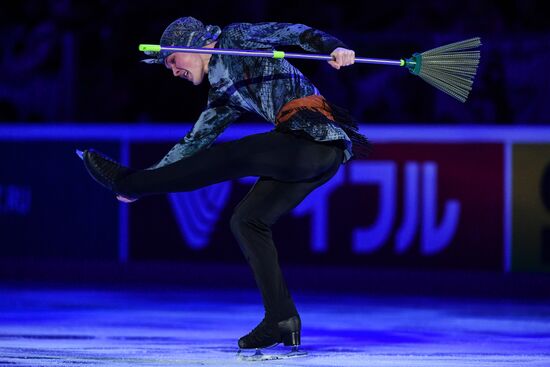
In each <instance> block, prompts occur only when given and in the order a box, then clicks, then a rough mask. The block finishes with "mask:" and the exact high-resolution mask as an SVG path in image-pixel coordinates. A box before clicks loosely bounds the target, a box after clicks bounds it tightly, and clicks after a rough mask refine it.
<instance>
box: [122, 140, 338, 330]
mask: <svg viewBox="0 0 550 367" xmlns="http://www.w3.org/2000/svg"><path fill="white" fill-rule="evenodd" d="M343 158H344V152H343V150H342V149H341V148H340V147H338V146H336V145H332V144H326V143H320V142H315V141H313V140H310V139H307V138H304V137H301V136H298V135H294V134H292V133H287V132H280V131H277V130H272V131H269V132H266V133H260V134H253V135H249V136H246V137H244V138H241V139H237V140H233V141H229V142H223V143H220V144H216V145H212V146H211V147H209V148H207V149H204V150H201V151H199V152H198V153H196V154H194V155H193V156H190V157H187V158H183V159H181V160H179V161H177V162H174V163H172V164H169V165H166V166H164V167H161V168H158V169H154V170H140V171H137V172H136V173H133V174H131V175H130V176H128V177H127V178H125V180H124V181H123V182H121V183H120V184H119V187H120V188H121V189H123V190H124V191H127V192H134V193H138V194H141V195H148V194H159V193H168V192H183V191H192V190H196V189H198V188H201V187H204V186H207V185H212V184H215V183H218V182H222V181H227V180H231V179H236V178H239V177H246V176H258V177H259V179H258V181H257V182H256V183H255V184H254V185H253V187H252V188H251V189H250V191H249V192H248V193H247V194H246V196H245V197H244V198H243V199H242V200H241V202H240V203H239V204H238V205H237V206H236V207H235V209H234V211H233V214H232V216H231V223H230V226H231V231H232V232H233V234H234V236H235V238H236V240H237V242H238V244H239V246H240V248H241V250H242V252H243V254H244V256H245V258H246V260H247V262H248V264H249V265H250V267H251V269H252V271H253V273H254V278H255V280H256V284H257V286H258V288H259V290H260V292H261V295H262V300H263V303H264V307H265V312H266V314H265V317H266V318H268V319H271V320H275V321H279V320H283V319H286V318H288V317H290V316H293V315H296V314H297V313H298V312H297V310H296V306H295V304H294V301H293V299H292V297H291V296H290V293H289V291H288V289H287V286H286V283H285V280H284V278H283V275H282V273H281V269H280V267H279V262H278V254H277V249H276V248H275V245H274V243H273V238H272V233H271V226H272V225H273V223H275V221H277V219H278V218H279V217H280V216H281V215H283V214H285V213H287V212H289V211H290V210H292V209H293V208H294V207H296V206H297V205H298V204H299V203H300V202H301V201H302V200H303V199H304V198H305V197H306V196H307V195H308V194H309V193H310V192H312V191H313V190H314V189H315V188H317V187H319V186H321V185H322V184H324V183H325V182H327V181H328V180H329V179H330V178H331V177H333V176H334V175H335V174H336V172H337V171H338V168H339V167H340V165H341V163H342V160H343Z"/></svg>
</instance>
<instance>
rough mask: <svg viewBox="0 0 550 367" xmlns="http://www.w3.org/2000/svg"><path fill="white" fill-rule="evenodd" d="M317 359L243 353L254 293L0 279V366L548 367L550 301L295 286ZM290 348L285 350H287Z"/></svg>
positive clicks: (307, 341) (309, 347)
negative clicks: (253, 358)
mask: <svg viewBox="0 0 550 367" xmlns="http://www.w3.org/2000/svg"><path fill="white" fill-rule="evenodd" d="M294 299H295V301H296V304H297V307H298V310H299V312H300V314H301V318H302V323H303V329H302V347H301V349H302V350H305V351H307V352H308V353H309V354H308V356H307V357H300V358H294V359H287V360H282V361H281V360H275V361H265V362H249V361H239V360H237V358H236V352H237V350H238V348H237V340H238V338H239V337H241V336H242V335H244V334H246V333H248V332H249V331H250V330H251V329H252V328H253V327H254V326H256V324H257V323H259V322H260V321H261V319H262V317H263V307H262V304H261V299H260V296H259V293H258V292H257V291H256V290H253V289H251V290H213V289H189V288H186V289H184V288H174V287H172V288H166V287H164V288H161V287H156V288H155V287H148V288H146V289H144V288H139V287H131V286H124V287H123V286H118V287H114V286H111V287H91V286H86V287H81V288H75V287H74V286H73V287H70V288H69V287H60V286H51V285H50V286H48V287H45V286H29V285H24V286H22V285H15V284H13V283H10V284H4V285H3V286H1V287H0V365H1V366H81V365H82V366H178V365H182V366H210V365H214V366H232V365H243V364H244V365H247V364H256V365H272V366H283V365H284V366H288V365H292V366H369V367H376V366H408V367H410V366H430V367H433V366H498V367H502V366H541V367H542V366H550V305H549V304H547V303H546V302H543V301H533V300H530V301H528V300H526V301H518V300H503V299H481V298H451V297H414V296H406V297H403V296H395V297H394V296H368V295H365V294H362V295H360V294H350V293H345V294H344V293H341V294H337V293H325V294H321V293H318V292H317V293H313V292H309V293H294ZM288 348H289V347H282V346H281V345H279V346H277V347H276V348H275V349H280V350H281V351H287V350H288Z"/></svg>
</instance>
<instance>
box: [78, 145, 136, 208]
mask: <svg viewBox="0 0 550 367" xmlns="http://www.w3.org/2000/svg"><path fill="white" fill-rule="evenodd" d="M76 154H77V155H78V156H79V157H80V158H81V159H82V160H83V161H84V166H85V167H86V170H87V171H88V173H89V174H90V176H92V178H93V179H94V180H95V181H97V182H98V183H99V184H100V185H102V186H103V187H105V188H107V189H108V190H111V191H113V192H114V193H115V194H117V195H122V196H124V197H126V198H129V199H134V200H135V199H139V197H140V196H139V195H137V194H133V193H127V192H122V191H120V190H119V189H118V188H117V186H116V183H117V181H118V180H120V179H122V178H124V177H126V176H127V175H129V174H131V173H133V172H135V171H136V170H134V169H131V168H128V167H124V166H123V165H121V164H119V163H118V162H116V161H115V160H113V159H111V158H109V157H108V156H106V155H105V154H103V153H100V152H98V151H96V150H94V149H86V150H84V151H80V150H78V149H77V150H76Z"/></svg>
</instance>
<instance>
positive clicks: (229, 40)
mask: <svg viewBox="0 0 550 367" xmlns="http://www.w3.org/2000/svg"><path fill="white" fill-rule="evenodd" d="M289 45H297V46H300V47H302V48H303V49H304V50H306V51H309V52H316V53H324V54H330V53H331V52H332V51H334V49H336V48H337V47H344V48H348V46H346V45H345V44H344V43H343V42H341V41H340V40H338V39H337V38H335V37H333V36H331V35H329V34H327V33H325V32H322V31H320V30H317V29H314V28H311V27H308V26H306V25H303V24H291V23H278V22H264V23H233V24H230V25H228V26H227V27H225V28H224V29H223V30H222V33H221V34H220V36H219V38H218V42H217V43H216V45H215V48H233V49H252V50H256V49H268V50H273V49H275V48H276V47H279V46H289ZM207 75H208V80H209V82H210V84H211V88H210V90H209V93H208V104H207V107H206V109H205V110H204V111H203V112H202V113H201V115H200V116H199V118H198V120H197V121H196V122H195V124H194V126H193V128H192V129H191V130H190V131H189V132H188V133H187V134H186V136H185V137H184V138H182V139H181V140H180V141H179V142H178V143H177V144H176V145H175V146H174V147H173V148H172V149H171V150H170V151H169V152H168V153H167V154H166V156H165V157H164V158H163V159H161V160H160V161H159V162H158V163H156V164H155V165H153V166H151V167H149V168H147V169H155V168H159V167H162V166H165V165H167V164H170V163H172V162H175V161H177V160H180V159H182V158H184V157H187V156H191V155H193V154H195V153H196V152H198V151H199V150H201V149H205V148H208V147H209V146H210V145H211V144H212V143H213V142H214V140H215V139H216V138H217V137H218V135H220V134H221V133H222V132H223V131H224V130H225V129H226V128H227V127H228V126H229V124H230V123H232V122H233V121H235V120H237V119H238V118H239V116H240V115H241V114H242V113H243V112H245V111H249V112H255V113H257V114H258V115H260V116H261V117H263V118H264V119H265V120H267V121H269V122H271V123H273V124H274V125H275V117H276V115H277V112H278V111H279V110H280V108H281V107H282V106H283V105H284V104H285V103H287V102H289V101H291V100H293V99H296V98H301V97H305V96H309V95H312V94H316V95H320V93H319V90H317V88H316V87H315V86H314V85H313V84H312V83H311V82H310V81H309V80H308V79H307V78H306V77H305V76H304V75H303V74H302V73H301V72H300V70H298V69H297V68H296V67H294V66H293V65H292V64H290V63H289V62H288V61H287V60H285V59H273V58H270V57H253V56H234V55H221V54H212V55H211V57H210V61H209V64H208V74H207ZM331 106H332V105H331ZM285 124H286V126H285V127H286V128H290V129H291V130H295V131H298V130H300V133H303V132H305V133H306V134H307V136H308V137H309V138H312V139H313V140H316V141H338V142H340V143H341V146H342V147H343V148H345V149H344V153H345V154H344V155H345V157H344V161H343V163H345V162H347V161H348V160H349V159H351V158H352V156H353V155H354V154H353V152H352V145H353V144H352V140H354V139H351V140H350V136H349V133H350V132H349V130H346V131H348V134H346V132H345V131H344V130H345V129H343V128H342V127H341V126H339V125H338V124H336V123H333V122H331V121H330V120H328V119H324V120H323V121H322V123H319V121H318V119H311V118H300V116H299V115H298V114H297V115H296V118H294V117H293V118H291V119H290V120H289V121H287V122H285ZM281 125H283V124H279V126H281ZM361 137H362V136H361ZM354 141H355V140H354Z"/></svg>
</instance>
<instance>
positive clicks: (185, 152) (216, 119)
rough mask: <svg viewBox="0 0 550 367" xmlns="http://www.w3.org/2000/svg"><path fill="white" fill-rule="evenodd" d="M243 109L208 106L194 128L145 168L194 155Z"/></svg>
mask: <svg viewBox="0 0 550 367" xmlns="http://www.w3.org/2000/svg"><path fill="white" fill-rule="evenodd" d="M241 113H242V112H241V111H240V110H239V109H237V108H235V107H233V106H231V105H222V106H216V107H211V108H206V109H205V110H204V111H203V112H202V113H201V115H200V116H199V118H198V120H197V121H196V122H195V124H194V125H193V128H192V129H191V130H190V131H189V132H188V133H187V135H185V136H184V137H183V138H182V139H181V140H180V141H179V142H178V143H177V144H176V145H174V146H173V147H172V149H170V151H169V152H168V153H167V154H166V155H165V156H164V158H162V159H161V160H160V161H159V162H157V163H156V164H154V165H152V166H150V167H147V168H145V169H146V170H152V169H156V168H160V167H163V166H166V165H168V164H171V163H174V162H176V161H178V160H180V159H182V158H185V157H189V156H192V155H193V154H196V153H197V152H199V151H200V150H202V149H206V148H208V147H210V146H211V145H212V143H213V142H214V140H216V138H217V137H218V135H220V134H221V133H222V132H223V131H224V130H225V129H226V128H227V127H228V126H229V125H230V124H231V122H233V121H235V120H236V119H238V118H239V116H240V115H241Z"/></svg>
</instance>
